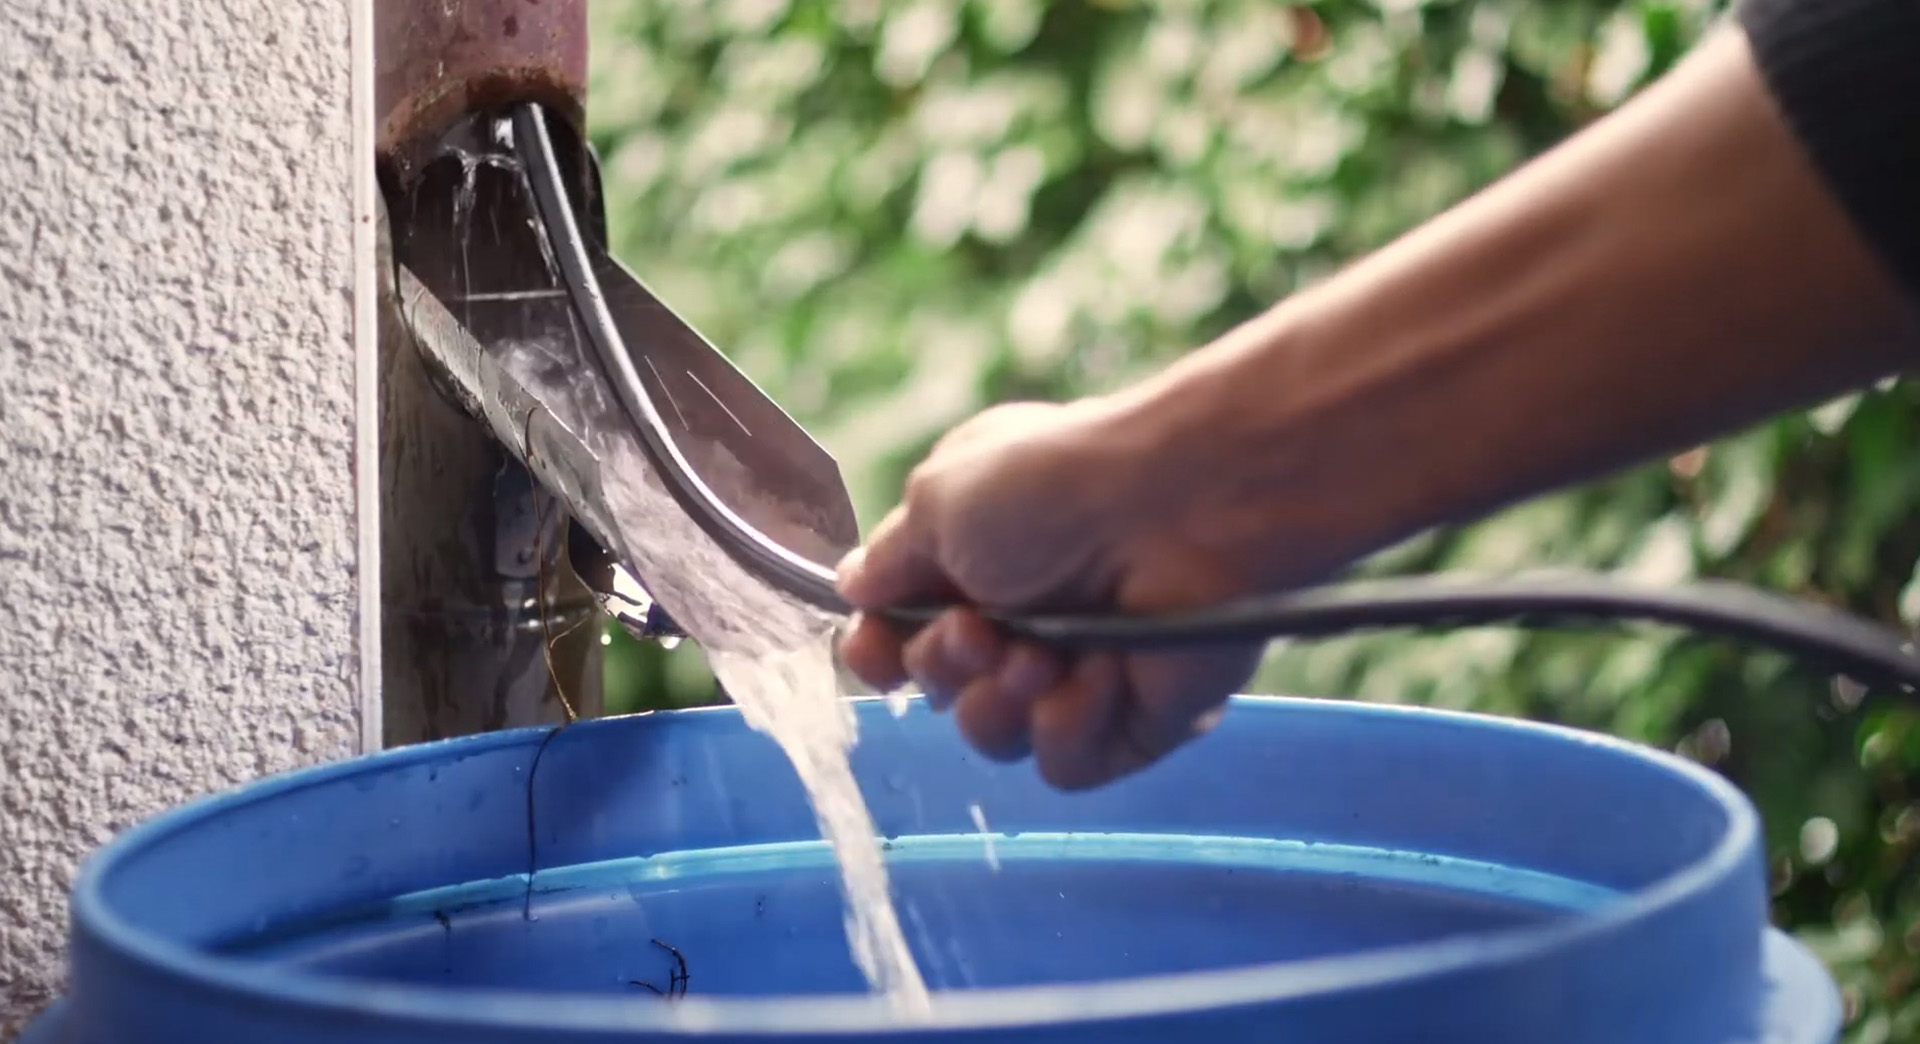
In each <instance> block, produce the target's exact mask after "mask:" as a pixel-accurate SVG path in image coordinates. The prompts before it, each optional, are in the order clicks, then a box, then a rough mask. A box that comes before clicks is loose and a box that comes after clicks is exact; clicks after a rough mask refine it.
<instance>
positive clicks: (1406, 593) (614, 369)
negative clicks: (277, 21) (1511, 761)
mask: <svg viewBox="0 0 1920 1044" xmlns="http://www.w3.org/2000/svg"><path fill="white" fill-rule="evenodd" d="M513 124H514V140H515V144H516V147H517V148H518V149H519V151H520V152H521V153H522V156H523V159H524V160H525V163H526V171H527V176H528V182H529V185H530V187H531V188H532V192H533V196H534V203H535V206H536V208H537V209H538V211H539V215H540V219H541V223H542V224H543V225H544V226H545V231H546V236H547V241H548V243H549V245H550V246H551V248H552V250H553V256H554V261H555V263H556V264H557V265H558V266H559V268H560V278H561V281H562V282H563V283H564V284H565V286H566V289H567V292H568V294H569V295H570V296H571V297H572V299H573V302H574V306H575V309H576V311H577V312H578V313H579V318H580V321H581V327H582V329H583V330H584V331H585V333H586V336H587V339H588V341H589V342H590V343H591V344H592V346H593V349H594V353H595V356H596V357H597V358H598V360H599V362H600V365H601V367H602V369H603V370H604V371H605V375H606V377H607V380H608V382H609V383H610V384H611V385H612V386H613V388H614V390H615V392H616V393H617V394H618V395H619V398H620V402H621V404H622V405H623V406H624V407H625V409H626V411H627V413H628V415H629V417H630V418H631V419H632V420H633V422H634V428H635V430H636V432H637V434H638V435H639V438H640V441H641V444H642V448H643V449H644V451H645V452H646V454H647V457H648V459H649V460H650V461H652V463H653V465H654V468H655V470H656V471H657V472H658V473H659V474H660V477H661V479H662V481H664V482H665V483H666V486H667V488H668V490H669V491H671V493H672V494H673V496H674V499H675V500H676V501H677V502H678V503H679V504H680V506H681V507H682V509H684V510H685V511H686V512H687V513H688V514H689V515H690V516H692V517H693V519H694V520H695V521H696V522H698V523H699V525H700V527H701V528H702V529H703V530H705V531H706V532H707V533H708V534H709V535H710V536H712V537H713V538H714V540H716V541H717V542H718V543H719V544H720V545H721V546H722V547H723V548H725V549H726V551H727V552H728V553H729V554H731V555H733V556H734V558H735V559H736V560H737V561H739V562H740V563H741V564H742V565H743V566H744V567H745V568H747V569H748V570H750V571H751V572H753V573H754V574H755V575H756V576H758V577H760V578H761V579H762V580H765V581H767V582H768V583H771V584H773V585H774V586H775V587H777V588H779V589H781V590H783V591H785V592H787V593H788V594H791V595H793V596H794V597H796V598H800V599H802V600H804V601H806V602H809V603H811V604H813V605H815V606H817V607H819V608H822V609H825V610H828V611H831V612H839V613H845V612H847V611H848V609H849V607H848V606H847V604H846V602H845V601H844V600H843V599H842V598H841V597H840V596H839V594H838V593H837V592H836V591H835V589H834V577H833V574H832V572H831V571H830V570H829V569H828V568H827V567H826V566H823V565H821V564H819V563H816V562H810V561H808V560H806V559H805V558H802V557H800V556H799V555H796V554H794V553H793V552H792V551H790V550H788V549H787V548H784V547H782V546H780V545H779V544H777V543H775V542H774V541H773V540H772V539H770V538H769V537H767V536H766V534H764V533H761V532H760V531H759V530H757V529H755V528H754V527H753V526H752V525H750V524H749V523H747V522H746V520H744V519H742V518H741V517H740V516H739V515H737V514H736V513H735V512H733V511H732V510H731V509H729V508H728V507H727V506H726V505H725V504H724V503H722V502H721V501H720V499H719V498H718V497H717V496H715V494H714V493H713V491H712V490H711V489H710V488H709V487H708V486H707V485H706V483H705V482H703V481H701V479H700V477H699V475H697V474H695V473H694V471H693V468H692V466H691V464H689V463H688V461H687V459H686V457H685V456H684V455H683V454H682V453H681V451H680V449H679V447H678V446H676V445H675V444H674V440H673V436H672V433H671V432H670V431H669V429H668V428H667V426H666V423H665V420H664V419H663V417H662V415H661V413H660V411H659V409H658V408H657V407H656V406H655V404H654V402H653V400H652V398H651V396H650V395H649V394H648V393H647V389H646V386H645V385H644V384H643V383H642V382H641V379H640V374H639V371H638V370H637V369H635V367H634V364H633V359H632V357H631V356H630V355H629V353H628V352H627V349H626V345H625V344H624V343H623V341H622V339H621V337H620V332H619V329H618V328H617V326H616V325H615V323H614V321H613V317H612V315H611V313H610V312H609V311H608V309H607V304H606V299H605V296H604V295H603V293H602V291H601V289H600V285H599V281H598V279H597V278H596V277H595V275H594V271H593V263H592V258H591V255H590V254H589V253H588V248H587V245H586V242H585V241H584V239H583V237H582V235H581V232H580V225H579V221H578V220H577V218H576V216H575V214H574V210H573V206H572V202H571V200H570V199H569V197H568V194H567V190H566V186H565V182H564V179H563V177H562V175H561V172H560V166H559V163H558V160H557V158H556V156H555V154H554V150H553V142H552V139H551V138H550V137H549V135H548V133H547V124H546V118H545V115H544V113H542V112H541V110H540V108H539V107H538V106H535V105H527V106H522V107H521V108H520V109H519V110H518V111H516V112H515V114H514V118H513ZM943 611H944V610H943V609H941V608H924V609H896V610H889V611H888V612H886V613H885V614H884V615H885V616H887V617H888V618H889V619H891V620H892V621H894V622H896V623H898V624H901V625H902V626H905V627H908V628H918V627H921V626H924V625H925V624H927V623H928V622H930V621H932V620H933V619H934V618H935V617H936V616H938V615H939V614H940V613H941V612H943ZM983 614H984V615H985V616H986V617H987V618H988V619H989V620H991V621H993V622H994V623H995V624H997V625H998V626H1000V627H1001V628H1003V629H1005V630H1006V631H1007V632H1009V633H1011V634H1015V635H1019V636H1022V637H1027V638H1032V639H1035V640H1039V641H1043V642H1047V643H1050V644H1055V645H1067V646H1080V647H1088V646H1095V647H1105V648H1126V649H1144V648H1166V647H1171V646H1193V645H1209V644H1213V645H1218V644H1227V643H1252V642H1263V641H1269V640H1272V639H1276V638H1288V637H1292V638H1313V637H1327V636H1330V635H1336V634H1348V633H1353V632H1359V631H1367V630H1378V629H1382V628H1419V629H1436V628H1449V627H1468V626H1478V625H1490V624H1513V625H1520V626H1534V627H1539V626H1561V625H1567V624H1581V623H1594V622H1605V621H1620V620H1640V621H1647V622H1653V623H1662V624H1669V625H1675V626H1680V627H1685V628H1689V629H1692V630H1695V631H1700V632H1703V633H1708V634H1717V635H1721V636H1725V637H1729V638H1736V639H1741V640H1745V641H1749V642H1754V643H1757V644H1759V645H1763V646H1768V647H1771V648H1774V649H1777V650H1780V651H1782V652H1786V653H1790V654H1793V655H1795V656H1797V657H1799V658H1801V659H1804V660H1807V661H1809V662H1811V663H1815V664H1819V665H1821V666H1824V667H1826V668H1828V669H1830V670H1833V671H1835V672H1837V673H1841V674H1845V675H1848V676H1850V677H1852V678H1854V679H1855V680H1857V681H1859V682H1862V683H1866V684H1875V685H1888V686H1892V687H1894V688H1895V689H1896V690H1897V691H1898V692H1900V693H1901V694H1903V695H1905V696H1907V697H1909V698H1911V697H1913V695H1914V693H1915V691H1916V690H1920V656H1916V655H1915V651H1914V646H1913V644H1912V642H1910V641H1909V640H1908V639H1907V637H1906V636H1905V635H1903V634H1901V633H1899V632H1898V631H1895V630H1893V629H1891V628H1888V627H1885V626H1882V625H1880V624H1878V623H1874V622H1872V621H1869V620H1866V619H1863V618H1860V617H1857V616H1851V615H1848V614H1845V613H1841V612H1836V611H1833V610H1829V609H1825V608H1822V607H1818V606H1814V605H1811V604H1809V603H1806V602H1802V601H1798V600H1795V599H1791V598H1787V597H1784V596H1781V595H1777V594H1772V593H1769V592H1766V591H1761V590H1758V589H1756V588H1752V587H1747V586H1744V585H1740V584H1732V583H1726V582H1709V583H1700V584H1693V585H1690V586H1686V587H1678V588H1671V589H1665V590H1651V589H1647V588H1643V587H1636V586H1632V585H1628V584H1624V583H1621V582H1619V581H1615V580H1609V579H1607V578H1604V577H1599V576H1589V577H1567V576H1553V577H1548V578H1526V579H1514V580H1507V581H1498V582H1489V583H1462V582H1458V581H1453V580H1446V579H1407V580H1389V581H1377V582H1370V583H1356V584H1344V585H1339V586H1334V587H1325V588H1318V589H1311V590H1306V591H1298V592H1293V593H1289V594H1284V595H1274V596H1268V597H1261V598H1251V599H1246V600H1243V601H1239V602H1234V603H1232V604H1229V605H1224V606H1219V607H1216V608H1211V609H1203V610H1196V611H1192V612H1183V613H1173V614H1162V615H1151V616H1116V615H1099V616H1080V615H1058V616H1007V615H1000V614H996V613H993V612H989V611H983Z"/></svg>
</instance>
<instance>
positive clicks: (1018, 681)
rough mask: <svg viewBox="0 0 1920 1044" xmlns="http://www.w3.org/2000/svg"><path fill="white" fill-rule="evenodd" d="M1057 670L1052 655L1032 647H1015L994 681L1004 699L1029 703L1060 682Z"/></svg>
mask: <svg viewBox="0 0 1920 1044" xmlns="http://www.w3.org/2000/svg"><path fill="white" fill-rule="evenodd" d="M1059 674H1060V671H1059V667H1058V665H1057V664H1056V663H1055V662H1054V659H1053V657H1052V656H1049V655H1047V654H1046V653H1045V652H1042V651H1041V650H1039V649H1035V648H1032V647H1031V646H1025V645H1019V646H1015V647H1014V650H1013V652H1012V653H1010V654H1009V655H1008V656H1007V658H1006V662H1005V663H1002V664H1001V665H1000V672H999V674H998V676H997V677H996V678H995V681H996V683H997V684H998V687H999V689H1000V693H1001V695H1002V696H1003V697H1005V698H1007V699H1010V700H1017V701H1019V702H1022V703H1031V702H1033V701H1034V700H1037V699H1039V698H1040V696H1041V694H1042V693H1044V692H1046V691H1047V690H1048V689H1050V688H1052V687H1053V685H1054V683H1056V682H1057V681H1059Z"/></svg>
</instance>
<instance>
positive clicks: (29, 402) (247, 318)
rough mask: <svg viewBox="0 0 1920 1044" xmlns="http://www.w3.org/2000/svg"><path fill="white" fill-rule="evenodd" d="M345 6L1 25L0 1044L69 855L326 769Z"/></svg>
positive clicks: (99, 6)
mask: <svg viewBox="0 0 1920 1044" xmlns="http://www.w3.org/2000/svg"><path fill="white" fill-rule="evenodd" d="M349 3H350V0H251V2H249V0H198V2H195V3H186V2H184V0H158V2H130V0H4V2H0V130H4V132H5V143H4V146H0V1040H3V1039H11V1037H12V1031H13V1030H14V1029H15V1028H17V1026H18V1023H19V1021H20V1019H21V1017H22V1016H23V1015H25V1014H26V1013H28V1012H30V1011H31V1010H33V1009H35V1008H37V1007H38V1006H39V1005H41V1004H42V1003H43V1002H44V1001H45V1000H46V999H47V998H48V997H49V996H50V995H51V993H52V992H53V991H55V990H56V989H57V988H58V986H59V983H60V978H61V970H62V962H63V960H64V958H63V954H62V952H61V940H62V939H63V938H64V935H65V917H66V911H65V904H64V895H65V889H66V885H67V883H68V880H69V876H70V874H71V872H72V870H73V868H74V865H75V863H76V861H77V860H78V859H79V858H80V856H81V855H83V854H84V853H85V852H86V851H87V850H89V849H91V848H92V847H94V846H95V845H97V844H98V843H99V842H101V841H102V840H104V839H106V838H107V837H109V836H110V835H111V834H113V833H114V832H115V831H116V830H118V829H120V828H122V827H124V826H126V825H128V824H129V823H131V822H134V821H137V820H139V819H141V818H144V817H145V816H147V815H149V814H151V813H152V812H154V811H156V810H158V809H161V808H163V807H165V806H168V805H171V804H174V803H177V802H178V801H180V800H181V799H183V798H186V797H189V796H192V795H197V794H200V793H203V792H205V791H207V790H209V789H213V788H218V787H224V786H227V785H230V784H232V783H234V782H236V781H241V780H245V779H249V778H253V777H257V776H259V775H261V774H263V773H267V772H271V771H275V770H279V769H282V768H286V767H290V766H293V765H296V764H299V763H306V762H311V761H315V760H319V759H325V758H332V757H337V756H341V755H345V754H349V753H351V752H352V750H353V749H354V745H355V742H356V736H357V728H358V713H357V703H358V700H359V692H360V690H359V685H358V681H357V677H358V668H359V664H358V662H357V660H356V644H355V634H356V630H357V619H358V618H357V616H356V611H355V599H356V586H355V574H356V554H355V550H356V544H355V522H354V504H355V499H354V492H355V484H354V477H353V470H352V468H353V448H354V421H353V417H354V392H355V385H354V375H355V370H354V352H353V325H354V309H353V302H354V296H353V295H354V278H353V276H354V270H353V252H354V237H353V233H352V218H351V214H352V189H353V185H354V180H353V177H352V174H353V164H352V163H351V161H350V157H351V155H352V150H353V147H354V146H353V144H352V137H353V136H352V134H351V128H352V126H353V124H352V118H351V115H350V113H351V107H350V104H349V102H350V94H351V91H350V89H349V87H350V84H351V83H352V82H353V81H352V75H351V71H350V70H351V68H352V66H351V63H350V61H349V59H348V54H349V35H350V34H349Z"/></svg>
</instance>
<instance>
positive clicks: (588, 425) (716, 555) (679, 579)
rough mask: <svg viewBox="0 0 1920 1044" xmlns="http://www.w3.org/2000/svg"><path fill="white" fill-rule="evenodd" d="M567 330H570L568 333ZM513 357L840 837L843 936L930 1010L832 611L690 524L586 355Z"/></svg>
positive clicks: (637, 564)
mask: <svg viewBox="0 0 1920 1044" xmlns="http://www.w3.org/2000/svg"><path fill="white" fill-rule="evenodd" d="M562 336H564V335H562ZM503 347H504V348H505V351H504V353H503V356H502V358H503V363H504V365H505V366H506V367H507V368H508V369H509V370H510V371H511V372H513V373H514V374H515V376H516V377H517V378H518V379H519V381H520V382H521V383H522V384H523V385H524V386H526V387H527V388H529V389H530V390H532V391H534V392H535V393H536V394H537V395H538V397H539V398H540V399H541V400H542V401H543V402H545V403H546V404H547V406H548V408H549V410H551V411H552V412H553V413H554V415H555V419H556V420H558V421H560V422H561V423H562V424H565V425H566V426H568V427H570V428H572V429H573V430H575V431H577V432H583V433H585V435H586V441H587V442H588V443H589V445H590V447H591V448H592V449H593V451H594V453H595V455H596V456H597V457H598V459H599V461H600V469H599V470H600V474H599V475H598V478H599V481H600V482H601V483H602V485H603V493H604V503H605V504H606V505H607V508H608V510H609V511H610V512H611V515H612V517H610V518H607V519H604V520H602V521H603V522H604V523H605V524H604V526H603V528H604V529H605V530H606V531H607V532H608V533H610V534H612V536H613V537H614V539H616V540H617V541H619V542H621V543H622V545H623V546H620V547H617V548H610V549H609V550H612V551H613V552H615V553H616V554H617V555H619V556H620V558H621V560H622V561H624V562H627V563H629V564H630V565H631V566H632V567H633V568H634V569H635V570H636V571H637V572H638V574H639V575H641V576H644V577H646V578H647V581H648V583H649V587H650V589H651V593H652V594H653V595H654V597H656V598H658V599H659V600H660V601H661V602H662V603H663V604H665V605H668V606H671V607H672V610H673V614H674V620H675V622H677V623H678V624H679V625H680V626H681V627H682V628H684V629H685V630H686V632H687V633H688V634H689V635H691V636H692V637H693V638H694V639H695V640H696V641H698V642H699V643H700V644H701V646H702V647H703V648H704V649H705V650H706V652H707V655H708V659H709V662H710V663H711V664H712V666H713V670H714V673H715V675H716V676H717V677H718V678H719V680H720V682H721V684H722V685H724V686H725V688H726V690H727V692H728V694H729V695H731V696H732V697H733V700H734V702H735V703H736V704H737V705H738V706H739V708H740V711H741V714H742V716H743V717H744V718H745V720H746V722H747V723H748V724H749V725H750V726H752V727H753V728H754V729H756V730H759V731H760V732H763V733H765V734H767V735H768V736H770V737H771V738H772V739H773V740H774V741H775V742H776V743H778V744H779V745H780V748H781V750H782V751H784V752H785V753H786V756H787V758H788V760H789V761H790V762H791V763H792V764H793V768H794V771H795V773H796V774H797V775H798V776H799V779H800V783H801V785H802V786H803V787H804V788H805V789H806V792H807V797H808V799H809V800H810V801H811V803H812V805H813V810H814V816H815V818H816V820H817V821H818V823H819V825H820V831H821V834H822V836H823V837H824V838H825V839H826V840H827V841H828V843H829V844H831V845H832V846H833V851H834V856H835V859H836V860H837V861H838V862H839V865H840V871H841V878H842V887H843V888H844V891H845V896H846V900H847V918H846V921H847V925H846V926H847V941H848V945H849V947H850V949H851V952H852V955H853V959H854V962H855V964H857V965H858V966H859V968H860V970H861V971H862V972H863V973H864V974H865V975H866V977H867V980H868V981H869V982H870V983H871V984H872V986H873V988H874V989H876V990H879V991H881V992H883V993H884V994H885V995H886V996H887V997H888V998H889V999H890V1000H891V1001H892V1002H893V1003H894V1005H895V1006H896V1008H897V1009H898V1010H899V1011H901V1012H902V1013H904V1014H909V1015H911V1014H914V1013H919V1012H924V1011H925V1010H926V1009H927V1005H928V997H927V987H926V983H925V981H924V980H923V978H922V977H921V974H920V970H919V968H918V967H917V966H916V965H915V963H914V959H913V954H912V952H911V951H910V950H909V949H908V947H907V942H906V937H905V935H904V934H903V932H902V931H901V927H900V920H899V917H898V915H897V913H896V912H895V909H894V904H893V899H892V895H891V892H890V890H889V887H888V879H887V868H886V864H885V862H884V860H883V858H882V855H881V847H880V841H879V836H878V831H877V830H876V829H875V827H874V823H873V818H872V815H871V814H870V813H869V812H868V810H867V805H866V801H865V799H864V798H863V797H862V796H861V794H860V790H859V787H858V786H857V785H856V783H855V780H854V777H853V770H852V767H851V765H850V764H849V762H848V755H849V753H850V751H851V750H852V748H853V744H854V742H855V740H856V738H857V726H856V722H855V719H854V715H853V711H852V707H851V706H850V705H849V703H848V702H847V701H846V700H845V699H842V698H841V693H840V683H839V677H838V675H837V673H836V671H835V667H834V661H833V656H832V646H831V642H832V635H833V628H834V625H835V623H836V621H835V620H834V619H833V618H832V617H830V616H827V615H825V614H823V613H821V612H819V611H817V610H815V609H812V608H810V607H808V606H806V605H803V604H801V603H799V602H796V601H794V600H792V599H791V598H789V597H787V596H786V595H784V594H782V593H780V592H778V591H775V590H774V589H772V588H770V587H767V586H766V585H764V584H762V583H761V582H760V581H759V580H758V579H757V578H755V577H754V576H753V575H752V574H750V573H749V572H747V571H746V570H745V569H743V568H742V567H741V566H740V565H739V564H738V563H737V562H735V561H734V559H733V558H732V557H731V556H730V555H728V554H727V553H726V551H725V550H724V549H723V548H721V547H720V545H719V544H717V543H715V542H714V541H713V540H712V538H710V537H709V536H708V535H707V534H706V533H705V532H704V531H703V530H702V529H700V527H699V525H698V524H697V523H695V522H694V521H693V519H691V518H690V517H688V515H687V514H686V512H685V511H683V510H682V509H681V508H680V507H679V505H678V504H677V503H675V502H674V500H673V497H672V495H671V494H670V493H669V492H668V491H667V490H666V488H665V487H664V486H663V485H662V484H661V483H660V481H659V479H658V478H656V477H655V476H654V473H653V469H652V467H651V465H650V464H649V463H648V461H647V459H646V458H645V456H644V455H643V451H642V449H641V448H640V445H639V443H638V441H637V440H636V438H635V437H634V435H633V433H632V432H631V430H630V429H629V428H628V426H627V424H626V421H625V418H624V413H623V411H622V410H621V408H620V406H619V404H618V403H617V402H616V401H614V400H612V399H611V398H610V396H609V392H608V389H607V388H606V387H605V385H604V384H603V383H602V382H601V380H600V378H599V377H598V375H597V374H596V373H595V372H594V371H593V369H592V368H590V367H581V366H578V365H577V362H578V358H579V357H578V355H577V354H569V353H568V352H566V351H563V350H561V349H559V348H558V347H557V346H555V345H553V344H549V343H538V342H530V343H520V344H516V345H509V346H503Z"/></svg>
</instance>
